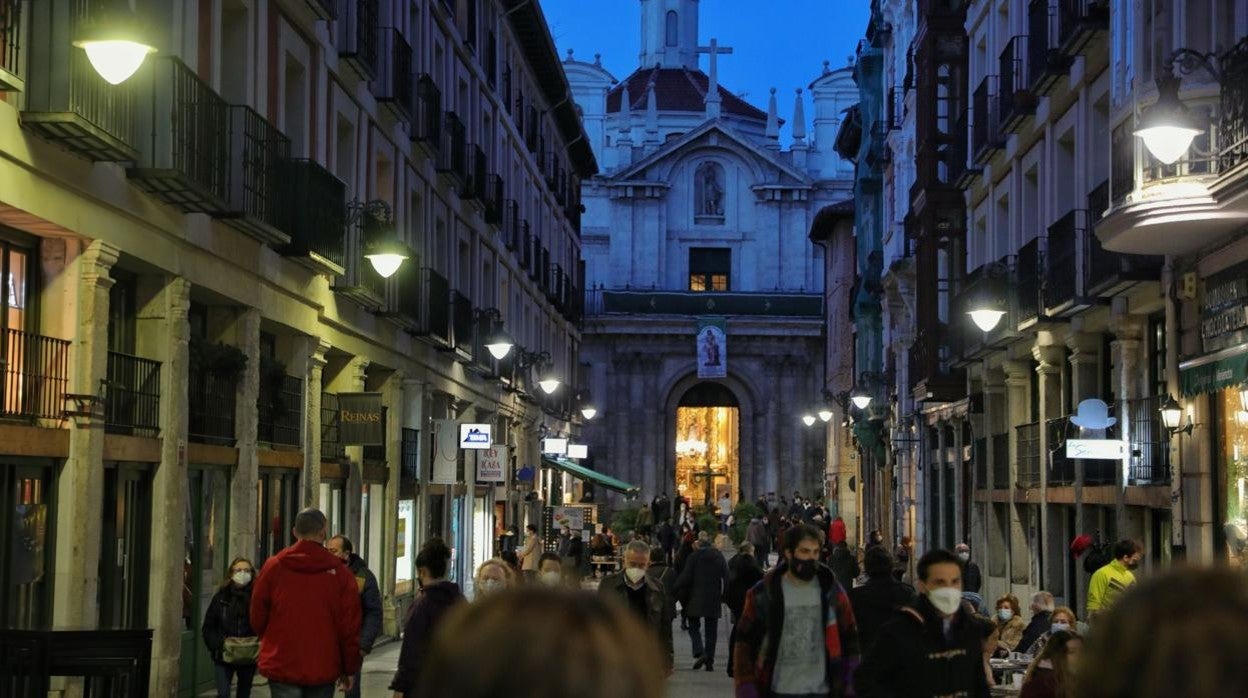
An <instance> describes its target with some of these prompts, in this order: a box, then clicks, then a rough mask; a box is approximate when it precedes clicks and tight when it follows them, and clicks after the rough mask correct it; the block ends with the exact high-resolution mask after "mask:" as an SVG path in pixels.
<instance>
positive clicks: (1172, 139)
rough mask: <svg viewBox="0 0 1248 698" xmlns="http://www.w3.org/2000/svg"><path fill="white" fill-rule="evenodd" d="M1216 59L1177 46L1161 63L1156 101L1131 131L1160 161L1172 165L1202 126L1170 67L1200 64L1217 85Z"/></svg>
mask: <svg viewBox="0 0 1248 698" xmlns="http://www.w3.org/2000/svg"><path fill="white" fill-rule="evenodd" d="M1216 61H1217V56H1216V54H1214V53H1201V52H1199V51H1195V50H1193V49H1190V48H1181V49H1178V50H1176V51H1175V52H1174V53H1172V54H1170V57H1169V59H1168V60H1166V61H1165V62H1163V63H1162V65H1161V68H1160V69H1161V71H1162V74H1161V76H1160V77H1158V78H1157V101H1156V103H1154V104H1153V105H1152V106H1150V107H1149V108H1148V109H1147V110H1145V111H1144V112H1143V114H1141V115H1140V123H1139V126H1138V127H1137V128H1136V129H1135V135H1137V136H1139V137H1140V139H1141V140H1143V141H1144V147H1146V148H1148V152H1149V153H1152V155H1153V157H1155V158H1157V160H1159V161H1160V162H1161V163H1162V164H1164V165H1172V164H1174V162H1175V161H1176V160H1178V159H1179V158H1181V157H1183V155H1184V154H1185V153H1186V152H1187V150H1188V148H1190V147H1191V146H1192V141H1193V140H1195V139H1196V136H1199V135H1200V134H1201V133H1203V132H1204V130H1205V129H1204V128H1202V127H1201V125H1200V124H1199V123H1197V121H1196V119H1194V118H1193V117H1192V115H1191V112H1189V111H1188V109H1187V105H1185V104H1183V100H1182V99H1181V98H1180V97H1179V88H1180V87H1181V86H1182V78H1180V77H1178V76H1176V75H1173V74H1172V69H1173V68H1177V69H1178V70H1179V72H1181V73H1185V74H1186V73H1191V72H1193V71H1195V70H1196V69H1197V68H1203V69H1204V70H1205V72H1207V73H1209V75H1210V76H1211V77H1212V78H1213V79H1214V81H1216V82H1217V83H1218V84H1219V85H1221V84H1222V70H1221V68H1220V67H1219V66H1218V65H1217V62H1216ZM1167 69H1171V72H1167Z"/></svg>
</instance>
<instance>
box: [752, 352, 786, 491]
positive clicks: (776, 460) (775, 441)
mask: <svg viewBox="0 0 1248 698" xmlns="http://www.w3.org/2000/svg"><path fill="white" fill-rule="evenodd" d="M763 361H764V364H763V374H764V375H765V376H766V382H765V383H764V385H766V386H768V387H769V388H770V394H769V396H768V400H767V426H766V428H765V430H764V432H763V433H762V434H761V438H760V439H759V440H760V441H761V442H762V443H763V444H764V448H763V453H765V454H766V459H765V461H764V462H763V463H762V467H763V468H764V469H765V470H766V472H767V484H768V487H767V489H768V490H769V491H774V492H775V493H776V501H777V502H779V500H780V496H781V495H783V494H785V493H784V492H783V491H782V490H781V489H780V488H781V487H782V486H784V485H787V483H785V482H784V480H783V478H781V477H780V433H779V432H780V428H781V425H780V419H781V418H782V415H783V412H782V408H781V405H783V404H784V398H785V396H784V391H783V390H782V389H781V387H780V376H781V375H782V373H781V371H780V362H779V360H778V359H775V358H771V357H768V358H765V359H763Z"/></svg>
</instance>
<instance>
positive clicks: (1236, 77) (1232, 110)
mask: <svg viewBox="0 0 1248 698" xmlns="http://www.w3.org/2000/svg"><path fill="white" fill-rule="evenodd" d="M1218 114H1219V115H1220V118H1219V121H1218V139H1219V141H1220V142H1221V146H1222V147H1221V152H1220V153H1219V167H1220V168H1221V170H1220V171H1221V172H1222V173H1224V174H1225V173H1227V172H1229V171H1230V170H1231V169H1232V168H1234V167H1235V166H1237V165H1239V164H1240V163H1242V162H1244V161H1245V160H1248V37H1244V38H1242V39H1240V40H1239V43H1237V44H1235V46H1234V47H1233V48H1231V50H1229V51H1227V52H1226V53H1225V54H1223V55H1222V94H1221V108H1220V109H1219V110H1218Z"/></svg>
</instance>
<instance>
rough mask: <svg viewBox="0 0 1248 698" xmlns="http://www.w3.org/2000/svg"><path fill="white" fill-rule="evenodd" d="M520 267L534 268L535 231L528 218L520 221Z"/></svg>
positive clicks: (523, 268) (525, 268) (524, 268)
mask: <svg viewBox="0 0 1248 698" xmlns="http://www.w3.org/2000/svg"><path fill="white" fill-rule="evenodd" d="M519 256H520V269H522V270H525V271H527V270H529V269H532V268H533V231H532V229H531V227H530V226H529V222H528V221H527V220H524V221H520V255H519Z"/></svg>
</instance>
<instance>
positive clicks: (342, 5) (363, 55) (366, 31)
mask: <svg viewBox="0 0 1248 698" xmlns="http://www.w3.org/2000/svg"><path fill="white" fill-rule="evenodd" d="M380 17H381V13H380V8H379V6H378V0H339V3H338V21H336V22H334V26H335V27H337V29H338V36H337V37H336V40H335V41H336V45H337V47H338V57H339V58H340V59H342V61H343V62H344V63H345V64H347V65H348V66H350V67H351V68H352V69H353V70H355V72H356V73H358V74H359V76H360V77H361V78H363V79H364V80H372V79H373V78H374V77H376V76H377V73H378V67H379V65H380V62H381V26H380V21H381V19H380Z"/></svg>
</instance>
